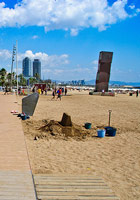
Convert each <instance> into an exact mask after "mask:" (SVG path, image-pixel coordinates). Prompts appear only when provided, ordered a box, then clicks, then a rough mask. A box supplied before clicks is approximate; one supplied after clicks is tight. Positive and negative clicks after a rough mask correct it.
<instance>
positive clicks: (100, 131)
mask: <svg viewBox="0 0 140 200" xmlns="http://www.w3.org/2000/svg"><path fill="white" fill-rule="evenodd" d="M105 132H106V131H105V130H104V129H98V130H97V135H98V137H101V138H103V137H105Z"/></svg>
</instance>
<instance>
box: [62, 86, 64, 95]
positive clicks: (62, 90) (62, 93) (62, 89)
mask: <svg viewBox="0 0 140 200" xmlns="http://www.w3.org/2000/svg"><path fill="white" fill-rule="evenodd" d="M63 94H64V88H62V96H63Z"/></svg>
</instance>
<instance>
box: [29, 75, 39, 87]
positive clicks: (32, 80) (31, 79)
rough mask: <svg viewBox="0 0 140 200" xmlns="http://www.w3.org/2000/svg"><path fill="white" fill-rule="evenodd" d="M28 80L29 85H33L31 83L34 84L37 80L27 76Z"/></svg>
mask: <svg viewBox="0 0 140 200" xmlns="http://www.w3.org/2000/svg"><path fill="white" fill-rule="evenodd" d="M29 82H30V84H31V85H33V84H35V83H36V82H37V80H36V78H34V77H30V78H29Z"/></svg>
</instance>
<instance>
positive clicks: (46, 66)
mask: <svg viewBox="0 0 140 200" xmlns="http://www.w3.org/2000/svg"><path fill="white" fill-rule="evenodd" d="M25 57H29V58H30V59H31V60H32V61H33V60H34V59H40V61H41V69H42V73H43V74H45V73H54V74H57V73H61V72H62V69H61V68H63V67H64V66H66V65H67V64H69V56H68V55H67V54H62V55H48V54H46V53H44V52H37V53H33V52H32V51H31V50H27V51H26V52H25V53H18V63H19V71H20V73H21V69H22V60H23V59H24V58H25ZM11 60H12V53H11V52H10V51H9V50H6V49H4V50H0V64H1V65H0V68H2V67H4V68H7V70H8V71H9V72H10V68H11ZM14 65H15V63H14Z"/></svg>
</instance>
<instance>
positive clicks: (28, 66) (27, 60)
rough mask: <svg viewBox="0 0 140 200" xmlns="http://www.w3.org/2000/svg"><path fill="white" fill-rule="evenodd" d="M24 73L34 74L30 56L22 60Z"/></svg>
mask: <svg viewBox="0 0 140 200" xmlns="http://www.w3.org/2000/svg"><path fill="white" fill-rule="evenodd" d="M22 73H23V76H25V77H30V76H32V67H31V60H30V58H28V57H26V58H24V59H23V61H22Z"/></svg>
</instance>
